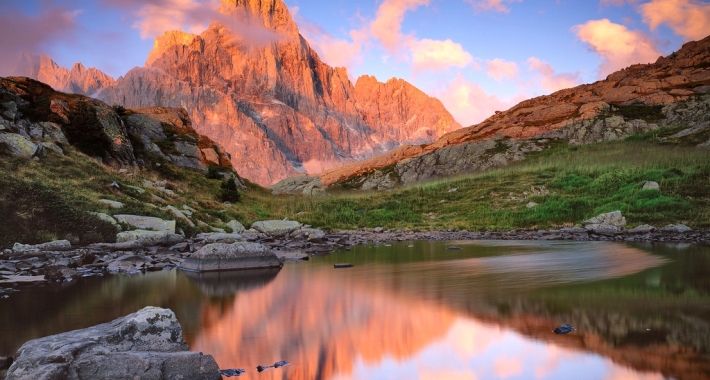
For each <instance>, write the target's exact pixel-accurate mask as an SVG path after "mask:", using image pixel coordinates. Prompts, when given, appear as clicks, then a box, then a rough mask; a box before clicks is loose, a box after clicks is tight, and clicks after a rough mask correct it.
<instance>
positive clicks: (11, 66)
mask: <svg viewBox="0 0 710 380" xmlns="http://www.w3.org/2000/svg"><path fill="white" fill-rule="evenodd" d="M78 14H79V11H76V10H71V9H69V8H68V7H67V6H60V5H55V4H54V2H53V1H48V2H46V3H45V5H44V6H43V7H42V10H41V12H40V13H39V14H36V15H28V14H25V13H22V12H21V11H20V10H18V9H16V8H13V7H12V6H10V5H9V4H7V3H5V4H2V5H0V46H2V55H0V75H2V76H7V75H12V74H13V72H14V71H15V66H16V65H17V63H18V60H19V58H20V54H21V53H24V52H27V53H31V54H41V53H47V50H50V49H51V44H52V43H53V42H54V41H56V40H57V39H59V38H62V39H65V40H69V41H73V40H75V36H74V34H75V33H76V31H77V24H76V20H75V17H76V16H77V15H78Z"/></svg>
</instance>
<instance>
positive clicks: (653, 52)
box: [572, 19, 661, 78]
mask: <svg viewBox="0 0 710 380" xmlns="http://www.w3.org/2000/svg"><path fill="white" fill-rule="evenodd" d="M572 30H573V31H574V32H575V33H576V34H577V37H578V38H579V39H580V40H582V41H584V42H586V43H587V44H589V46H590V47H591V49H592V50H593V51H595V52H596V53H597V54H599V56H600V57H601V58H602V63H601V64H600V66H599V78H604V77H606V76H607V75H608V74H610V73H612V72H614V71H617V70H619V69H622V68H624V67H627V66H629V65H632V64H636V63H650V62H655V61H656V59H657V58H658V57H659V56H661V52H660V51H659V50H658V49H657V48H656V42H655V41H653V40H652V39H651V38H650V37H648V36H647V35H646V34H644V33H643V32H641V31H632V30H629V29H628V28H627V27H626V26H624V25H619V24H615V23H613V22H611V21H609V20H608V19H601V20H592V21H588V22H586V23H585V24H582V25H577V26H574V27H573V28H572Z"/></svg>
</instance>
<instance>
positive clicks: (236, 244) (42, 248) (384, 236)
mask: <svg viewBox="0 0 710 380" xmlns="http://www.w3.org/2000/svg"><path fill="white" fill-rule="evenodd" d="M624 224H625V220H624V219H623V217H621V215H620V213H618V212H612V213H608V214H602V215H599V216H598V217H595V218H592V219H590V220H588V221H585V222H584V223H583V225H584V227H573V228H562V229H550V230H534V231H533V230H511V231H489V232H471V231H427V232H414V231H402V230H397V231H391V230H386V229H384V228H379V227H378V228H374V229H361V230H354V231H331V232H326V231H322V230H319V229H315V228H311V227H310V226H307V225H302V224H301V223H298V222H296V221H264V222H257V223H254V225H252V228H250V229H249V230H245V231H243V232H241V233H205V234H199V235H197V236H195V237H192V238H185V237H183V236H181V235H178V234H170V235H169V238H165V236H164V237H163V238H160V239H155V238H154V237H152V236H149V237H144V238H138V239H136V240H129V241H124V242H120V243H101V244H94V245H89V246H85V247H79V248H77V247H72V245H71V244H70V243H69V242H68V241H55V242H49V243H45V244H40V245H33V246H30V245H23V244H16V245H15V247H14V248H13V249H8V250H5V251H3V252H2V255H0V298H7V297H8V293H12V292H14V291H17V290H16V288H13V287H7V285H14V284H18V283H44V282H47V281H51V282H67V281H72V280H75V279H77V278H80V277H91V276H103V275H105V274H110V273H125V274H138V273H143V272H146V271H159V270H166V269H172V268H176V267H179V268H183V269H185V270H193V271H199V270H239V269H251V268H255V267H259V266H255V265H253V263H254V262H257V261H258V262H259V265H261V266H260V267H264V268H266V267H269V268H276V267H280V266H281V265H282V263H283V262H284V261H288V260H301V259H308V257H310V256H314V255H323V254H329V253H331V252H334V251H336V250H349V247H351V246H354V245H358V244H367V243H377V242H395V241H415V240H576V241H595V240H597V241H598V240H602V241H603V240H606V241H627V242H685V243H703V244H710V230H692V229H690V228H688V227H686V226H684V225H682V224H677V225H668V226H665V227H661V228H656V227H653V226H649V225H643V226H637V227H635V228H632V229H624V228H623V225H624ZM245 250H248V252H247V253H246V254H245V257H247V259H246V260H244V261H243V262H239V260H236V261H233V262H231V263H229V266H224V262H221V264H220V265H213V264H214V263H209V262H207V261H205V260H204V259H205V258H207V259H209V258H211V257H212V255H214V254H215V253H220V252H221V253H225V254H224V255H222V256H225V255H226V256H230V257H231V256H232V255H231V254H230V255H227V253H229V252H232V251H234V252H245ZM221 253H220V254H221ZM226 256H225V257H226ZM215 258H217V257H215ZM220 258H221V259H224V258H223V257H221V256H220ZM199 260H203V261H199ZM3 284H4V285H6V287H2V286H1V285H3Z"/></svg>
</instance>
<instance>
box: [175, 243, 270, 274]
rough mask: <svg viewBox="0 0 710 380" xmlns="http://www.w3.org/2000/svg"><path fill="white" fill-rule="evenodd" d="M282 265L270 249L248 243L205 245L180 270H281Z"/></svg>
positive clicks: (186, 260)
mask: <svg viewBox="0 0 710 380" xmlns="http://www.w3.org/2000/svg"><path fill="white" fill-rule="evenodd" d="M282 266H283V263H282V262H281V261H280V260H279V258H278V257H276V255H275V254H274V253H273V252H272V251H271V248H269V247H267V246H265V245H263V244H259V243H248V242H237V243H233V244H226V243H215V244H207V245H205V246H204V247H202V248H200V249H199V250H197V251H195V253H193V254H192V255H190V257H188V258H187V259H185V261H183V263H182V265H180V269H182V270H186V271H193V272H213V271H228V270H241V269H264V268H281V267H282Z"/></svg>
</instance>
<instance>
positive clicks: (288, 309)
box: [0, 241, 710, 380]
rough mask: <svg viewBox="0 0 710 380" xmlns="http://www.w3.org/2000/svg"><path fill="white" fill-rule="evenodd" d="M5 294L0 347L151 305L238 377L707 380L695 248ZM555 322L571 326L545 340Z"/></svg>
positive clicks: (463, 246)
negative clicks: (172, 315)
mask: <svg viewBox="0 0 710 380" xmlns="http://www.w3.org/2000/svg"><path fill="white" fill-rule="evenodd" d="M336 263H351V264H354V267H351V268H345V269H335V268H334V264H336ZM17 289H19V292H15V293H10V295H9V297H7V298H3V299H0V356H15V354H16V352H17V349H18V348H19V347H20V346H21V345H22V344H23V343H25V342H26V341H28V340H30V339H34V338H38V337H43V336H47V335H51V334H57V333H61V332H65V331H70V330H75V329H80V328H85V327H89V326H93V325H96V324H99V323H104V322H108V321H111V320H113V319H115V318H118V317H120V316H123V315H127V314H130V313H132V312H135V311H137V310H139V309H141V308H143V307H145V306H159V307H164V308H170V309H172V310H173V311H174V312H175V314H176V315H177V318H178V320H179V321H180V323H181V325H182V328H183V334H184V337H185V340H186V341H187V342H188V343H189V346H190V349H191V350H195V351H202V352H204V353H206V354H211V355H213V356H214V358H215V359H216V361H217V363H218V364H219V366H220V368H223V369H226V368H244V369H246V370H247V371H246V373H244V374H243V375H241V377H240V378H244V379H264V380H266V379H304V380H311V379H323V380H326V379H327V380H345V379H478V380H482V379H608V380H622V379H623V380H631V379H710V247H709V246H704V245H695V244H660V243H656V244H650V243H648V244H636V243H633V244H632V243H614V242H569V241H565V242H547V241H545V242H540V241H524V242H523V241H449V242H429V241H413V242H398V243H386V244H384V243H379V244H370V245H360V246H354V247H352V248H351V250H350V251H343V252H336V253H333V254H331V255H327V256H319V257H312V258H311V259H310V260H309V261H298V262H287V263H286V264H285V265H284V267H283V268H282V269H280V270H266V271H265V270H253V271H241V272H222V273H207V274H194V273H185V272H182V271H179V270H176V269H172V270H165V271H160V272H150V273H146V274H139V275H135V276H128V275H106V276H103V277H90V278H82V279H79V280H75V281H71V282H66V283H61V284H58V283H51V284H46V285H39V286H38V285H35V286H26V287H22V286H19V287H18V288H17ZM563 323H568V324H570V325H572V326H574V327H575V328H576V330H575V331H572V332H570V333H568V334H555V333H554V332H553V330H554V329H555V328H556V327H557V326H559V325H561V324H563ZM280 360H287V361H289V362H290V363H291V364H289V365H287V366H285V367H280V368H275V369H269V370H266V371H263V372H258V371H257V370H256V367H257V366H258V365H269V364H271V363H274V362H277V361H280ZM2 375H3V373H1V372H0V377H1V376H2Z"/></svg>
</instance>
